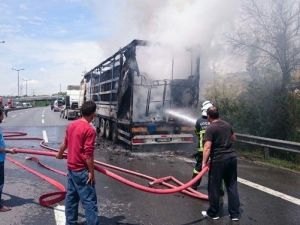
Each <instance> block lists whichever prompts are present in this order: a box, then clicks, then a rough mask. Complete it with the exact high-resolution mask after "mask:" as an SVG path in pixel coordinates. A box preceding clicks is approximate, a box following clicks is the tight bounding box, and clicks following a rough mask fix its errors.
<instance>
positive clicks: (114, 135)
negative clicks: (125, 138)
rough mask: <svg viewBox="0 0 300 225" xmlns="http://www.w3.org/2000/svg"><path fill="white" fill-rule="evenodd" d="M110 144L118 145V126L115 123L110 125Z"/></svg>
mask: <svg viewBox="0 0 300 225" xmlns="http://www.w3.org/2000/svg"><path fill="white" fill-rule="evenodd" d="M111 136H112V137H111V138H112V142H113V143H114V144H117V143H118V126H117V124H116V123H113V125H112V134H111Z"/></svg>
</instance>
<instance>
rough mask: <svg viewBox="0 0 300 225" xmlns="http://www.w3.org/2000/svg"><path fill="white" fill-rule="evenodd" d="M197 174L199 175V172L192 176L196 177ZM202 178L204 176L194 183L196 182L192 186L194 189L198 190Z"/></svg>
mask: <svg viewBox="0 0 300 225" xmlns="http://www.w3.org/2000/svg"><path fill="white" fill-rule="evenodd" d="M197 175H198V173H193V177H192V178H194V177H195V176H197ZM201 179H202V178H200V179H199V180H197V182H196V183H194V184H193V185H192V186H191V188H193V189H194V190H197V188H198V186H199V185H200V183H201Z"/></svg>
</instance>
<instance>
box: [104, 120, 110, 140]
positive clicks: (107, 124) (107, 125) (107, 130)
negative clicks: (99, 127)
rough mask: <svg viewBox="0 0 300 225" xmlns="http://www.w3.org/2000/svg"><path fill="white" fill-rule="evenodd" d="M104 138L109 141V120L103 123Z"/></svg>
mask: <svg viewBox="0 0 300 225" xmlns="http://www.w3.org/2000/svg"><path fill="white" fill-rule="evenodd" d="M105 137H106V138H107V139H109V140H110V139H111V123H110V121H109V120H106V122H105Z"/></svg>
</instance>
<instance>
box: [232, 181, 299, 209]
mask: <svg viewBox="0 0 300 225" xmlns="http://www.w3.org/2000/svg"><path fill="white" fill-rule="evenodd" d="M238 182H240V183H242V184H245V185H247V186H250V187H252V188H255V189H257V190H260V191H262V192H265V193H268V194H270V195H273V196H275V197H278V198H281V199H283V200H286V201H288V202H291V203H294V204H296V205H300V199H298V198H295V197H292V196H290V195H286V194H284V193H282V192H279V191H275V190H273V189H271V188H267V187H264V186H262V185H259V184H256V183H253V182H251V181H248V180H245V179H243V178H239V177H238Z"/></svg>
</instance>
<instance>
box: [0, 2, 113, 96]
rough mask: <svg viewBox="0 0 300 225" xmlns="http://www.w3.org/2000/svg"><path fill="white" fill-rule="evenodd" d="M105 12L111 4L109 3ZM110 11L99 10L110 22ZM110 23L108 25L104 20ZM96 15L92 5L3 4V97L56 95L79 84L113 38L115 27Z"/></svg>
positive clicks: (0, 75) (0, 50)
mask: <svg viewBox="0 0 300 225" xmlns="http://www.w3.org/2000/svg"><path fill="white" fill-rule="evenodd" d="M103 5H106V9H108V8H109V7H110V4H105V3H103ZM106 12H107V11H106V10H103V11H99V13H101V15H103V16H104V17H105V13H106ZM104 22H105V21H104ZM104 22H103V23H102V22H101V17H98V16H97V15H95V11H94V10H93V9H92V2H88V1H79V0H78V1H76V0H51V1H49V0H48V1H40V0H33V1H30V0H27V1H16V0H4V1H3V0H2V1H1V3H0V41H5V43H4V44H0V78H1V82H0V95H15V94H16V93H17V72H15V71H12V70H11V68H12V67H14V68H24V69H25V70H24V71H21V72H20V84H21V89H22V94H25V88H24V87H23V86H24V82H23V81H22V79H30V81H28V94H32V93H33V92H35V94H51V93H53V92H57V91H58V90H59V87H60V85H61V86H62V89H64V88H65V87H66V85H67V84H69V83H75V84H77V83H79V81H80V79H81V74H82V72H83V71H84V70H89V69H90V68H91V67H93V66H95V65H96V64H97V63H98V62H99V58H101V56H100V52H101V51H100V48H99V42H100V41H101V40H105V38H109V36H110V32H111V30H110V29H109V28H110V26H109V25H108V26H105V23H104Z"/></svg>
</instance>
